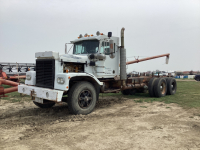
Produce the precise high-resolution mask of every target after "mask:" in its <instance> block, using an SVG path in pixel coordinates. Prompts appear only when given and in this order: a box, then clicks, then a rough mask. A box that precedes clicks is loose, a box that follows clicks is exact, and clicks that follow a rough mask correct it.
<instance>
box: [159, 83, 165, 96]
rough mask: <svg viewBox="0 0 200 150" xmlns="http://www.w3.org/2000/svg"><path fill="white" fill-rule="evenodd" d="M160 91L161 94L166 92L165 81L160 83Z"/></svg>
mask: <svg viewBox="0 0 200 150" xmlns="http://www.w3.org/2000/svg"><path fill="white" fill-rule="evenodd" d="M160 91H161V93H162V94H165V92H166V84H165V82H162V83H161V85H160Z"/></svg>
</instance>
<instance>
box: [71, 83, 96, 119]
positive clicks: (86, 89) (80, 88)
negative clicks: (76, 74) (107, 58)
mask: <svg viewBox="0 0 200 150" xmlns="http://www.w3.org/2000/svg"><path fill="white" fill-rule="evenodd" d="M68 97H69V98H68V109H69V112H70V113H71V114H75V115H76V114H83V115H87V114H89V113H91V112H92V111H93V110H94V108H95V106H96V101H97V96H96V90H95V87H94V86H93V85H92V84H91V83H89V82H86V81H83V82H78V83H76V84H74V85H73V86H72V88H71V89H70V91H69V95H68Z"/></svg>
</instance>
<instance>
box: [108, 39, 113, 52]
mask: <svg viewBox="0 0 200 150" xmlns="http://www.w3.org/2000/svg"><path fill="white" fill-rule="evenodd" d="M109 44H110V53H111V54H112V53H114V42H113V40H110V41H109Z"/></svg>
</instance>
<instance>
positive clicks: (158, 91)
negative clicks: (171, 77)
mask: <svg viewBox="0 0 200 150" xmlns="http://www.w3.org/2000/svg"><path fill="white" fill-rule="evenodd" d="M154 92H155V96H156V97H164V96H165V95H166V93H167V82H166V80H165V79H164V78H158V79H156V81H155V83H154Z"/></svg>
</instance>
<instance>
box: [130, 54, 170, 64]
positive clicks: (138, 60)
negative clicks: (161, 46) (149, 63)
mask: <svg viewBox="0 0 200 150" xmlns="http://www.w3.org/2000/svg"><path fill="white" fill-rule="evenodd" d="M169 55H170V54H169V53H168V54H163V55H157V56H152V57H147V58H143V59H136V60H133V61H128V62H126V65H130V64H134V63H139V62H142V61H146V60H150V59H155V58H159V57H165V56H166V57H167V58H169Z"/></svg>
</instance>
